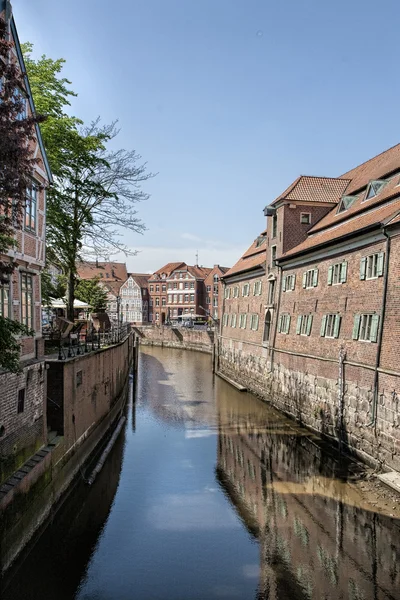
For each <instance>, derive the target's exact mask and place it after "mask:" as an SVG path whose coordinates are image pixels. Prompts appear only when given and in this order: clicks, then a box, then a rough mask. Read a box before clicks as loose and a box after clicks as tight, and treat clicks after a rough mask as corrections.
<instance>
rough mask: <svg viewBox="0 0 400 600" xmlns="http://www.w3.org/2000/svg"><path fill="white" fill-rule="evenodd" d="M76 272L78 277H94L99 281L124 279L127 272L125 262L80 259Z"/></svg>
mask: <svg viewBox="0 0 400 600" xmlns="http://www.w3.org/2000/svg"><path fill="white" fill-rule="evenodd" d="M77 273H78V277H79V278H80V279H95V278H96V277H98V278H99V279H100V280H101V281H121V282H122V283H123V282H124V281H126V279H127V277H128V272H127V270H126V264H125V263H119V262H100V261H97V262H90V261H82V262H80V263H79V264H78V265H77Z"/></svg>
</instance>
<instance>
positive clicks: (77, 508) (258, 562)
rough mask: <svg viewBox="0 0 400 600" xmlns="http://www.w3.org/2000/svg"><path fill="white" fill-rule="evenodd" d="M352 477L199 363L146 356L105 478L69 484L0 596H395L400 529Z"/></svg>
mask: <svg viewBox="0 0 400 600" xmlns="http://www.w3.org/2000/svg"><path fill="white" fill-rule="evenodd" d="M360 476H361V474H360V467H359V466H357V465H356V464H354V463H352V462H349V461H346V460H344V459H342V460H340V459H339V457H338V456H337V455H336V454H335V453H333V452H332V451H330V450H329V448H327V447H325V445H324V444H323V443H322V442H321V441H320V440H319V438H318V437H317V436H315V435H314V434H312V433H310V432H309V431H307V430H306V429H303V428H302V427H300V426H297V425H296V424H294V423H293V422H292V421H290V420H288V419H286V418H285V417H284V416H282V415H280V414H279V413H277V412H276V411H275V410H273V409H271V408H270V407H268V405H266V404H263V403H262V402H260V401H259V400H257V399H256V398H255V397H253V396H251V395H250V394H243V393H240V392H238V391H236V390H235V389H234V388H232V387H231V386H229V385H228V384H227V383H225V382H224V381H222V380H221V379H219V378H217V377H213V375H212V374H211V359H210V357H209V356H207V355H203V354H199V353H195V352H184V351H180V350H169V349H161V348H143V349H142V351H141V354H140V363H139V375H138V382H137V390H136V401H135V402H130V403H129V405H128V406H127V422H126V425H125V428H124V429H123V430H122V432H121V435H120V436H119V438H118V440H117V443H116V444H115V446H114V448H113V450H112V452H111V454H110V455H109V457H108V459H107V461H106V464H105V466H104V468H103V470H102V472H101V473H100V475H99V476H98V478H97V479H96V481H95V483H94V484H93V485H92V486H91V487H88V486H87V485H86V484H85V483H84V482H83V480H82V481H79V482H78V483H77V485H76V486H75V487H74V489H73V490H72V492H71V493H70V495H69V497H68V499H67V500H66V501H65V503H64V505H63V507H62V508H61V509H60V511H59V512H58V513H57V514H56V515H54V517H53V519H52V522H51V523H50V524H49V526H48V527H47V529H46V530H45V532H44V533H43V534H42V536H41V537H40V538H39V540H38V541H37V543H36V545H35V546H34V547H33V548H32V549H31V551H30V553H29V554H28V556H26V557H25V559H24V560H23V561H21V563H20V564H19V565H17V567H16V568H15V569H14V570H13V573H12V575H11V576H9V577H8V579H7V580H6V581H5V582H4V584H3V590H2V595H1V597H2V599H3V600H72V599H76V600H134V599H137V600H207V599H208V598H210V599H212V598H226V599H231V598H232V599H236V598H239V599H242V600H245V599H252V600H255V599H258V600H261V599H269V600H286V599H287V600H289V599H290V600H297V599H306V598H312V599H315V600H322V599H326V600H328V599H335V600H336V599H343V600H345V599H350V600H370V599H371V600H378V599H379V600H381V599H398V598H400V530H399V524H400V521H399V520H398V519H397V518H396V517H395V516H390V510H392V507H387V508H382V509H381V508H380V507H378V505H376V506H375V507H374V506H373V504H371V502H369V501H368V502H367V499H366V498H365V497H364V496H363V494H362V491H361V488H360V487H359V486H358V487H357V485H356V482H357V481H358V480H359V479H360ZM392 502H393V501H392ZM393 508H394V507H393Z"/></svg>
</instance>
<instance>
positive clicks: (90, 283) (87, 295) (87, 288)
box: [75, 278, 108, 312]
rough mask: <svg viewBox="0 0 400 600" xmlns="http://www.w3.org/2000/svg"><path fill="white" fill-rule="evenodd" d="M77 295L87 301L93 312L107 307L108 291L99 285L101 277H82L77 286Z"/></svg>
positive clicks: (79, 298)
mask: <svg viewBox="0 0 400 600" xmlns="http://www.w3.org/2000/svg"><path fill="white" fill-rule="evenodd" d="M75 296H76V298H78V300H81V301H82V302H87V304H89V306H90V307H91V308H92V310H93V312H100V311H103V310H105V309H106V307H107V299H108V298H107V291H106V290H105V289H104V288H102V287H101V285H99V279H98V278H95V279H81V280H80V281H79V283H78V284H77V286H76V291H75Z"/></svg>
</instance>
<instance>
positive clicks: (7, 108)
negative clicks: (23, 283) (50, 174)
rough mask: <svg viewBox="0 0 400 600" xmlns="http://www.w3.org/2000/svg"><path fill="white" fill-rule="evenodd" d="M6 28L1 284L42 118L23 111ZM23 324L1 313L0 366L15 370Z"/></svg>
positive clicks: (1, 84)
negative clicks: (33, 146) (38, 126)
mask: <svg viewBox="0 0 400 600" xmlns="http://www.w3.org/2000/svg"><path fill="white" fill-rule="evenodd" d="M7 33H8V27H7V24H6V22H5V21H4V20H3V19H0V165H1V169H0V286H1V285H4V284H5V283H6V282H7V281H8V280H9V278H10V275H11V274H12V272H13V271H14V269H15V262H14V261H13V260H12V259H11V257H9V256H8V252H9V250H10V249H11V248H13V247H14V246H15V245H16V238H15V229H16V228H19V227H21V222H22V216H23V213H24V208H25V202H26V190H27V188H28V187H29V186H30V185H31V182H32V180H31V173H32V171H33V169H34V167H35V165H36V163H37V160H36V159H35V158H34V156H33V153H32V149H31V148H32V144H31V142H33V141H34V140H35V125H36V124H37V123H39V122H42V121H43V120H44V118H43V117H40V116H38V115H31V116H29V115H27V114H26V111H25V96H26V89H25V78H24V73H22V72H21V70H20V67H19V64H17V63H16V61H15V59H14V57H13V54H12V52H11V49H12V46H13V44H12V42H11V41H10V40H8V36H7ZM31 334H32V332H31V331H30V330H28V329H27V328H26V327H25V326H24V325H22V324H21V323H18V322H16V321H12V320H11V319H8V318H5V317H3V316H0V366H1V367H2V368H5V369H7V370H9V371H15V372H16V371H18V370H19V369H20V365H19V349H20V345H19V343H18V342H17V341H16V339H15V336H16V335H31Z"/></svg>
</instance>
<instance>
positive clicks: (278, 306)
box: [270, 265, 282, 373]
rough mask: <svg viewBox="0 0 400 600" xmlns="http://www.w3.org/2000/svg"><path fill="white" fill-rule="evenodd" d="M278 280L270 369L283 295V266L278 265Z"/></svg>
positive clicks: (272, 361)
mask: <svg viewBox="0 0 400 600" xmlns="http://www.w3.org/2000/svg"><path fill="white" fill-rule="evenodd" d="M276 281H277V282H279V292H278V300H277V302H274V305H275V306H274V309H275V310H274V325H275V326H274V338H273V340H272V348H271V362H270V371H271V373H272V371H273V370H274V353H275V342H276V332H277V331H278V316H279V311H280V308H281V295H282V267H281V266H280V265H278V277H277V278H276Z"/></svg>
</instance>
